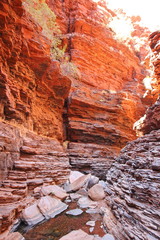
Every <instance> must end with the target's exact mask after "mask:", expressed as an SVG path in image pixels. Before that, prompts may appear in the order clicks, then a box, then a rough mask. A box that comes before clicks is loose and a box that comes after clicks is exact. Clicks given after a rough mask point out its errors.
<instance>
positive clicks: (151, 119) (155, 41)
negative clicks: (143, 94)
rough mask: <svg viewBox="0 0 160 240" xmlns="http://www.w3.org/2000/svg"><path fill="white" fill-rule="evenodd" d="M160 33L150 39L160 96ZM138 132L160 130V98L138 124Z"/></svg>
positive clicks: (152, 60)
mask: <svg viewBox="0 0 160 240" xmlns="http://www.w3.org/2000/svg"><path fill="white" fill-rule="evenodd" d="M159 41H160V32H159V31H157V32H154V33H152V34H151V35H150V37H149V43H150V48H151V50H152V57H151V62H152V64H153V66H154V77H155V78H156V80H157V81H156V86H155V87H156V92H157V93H156V95H157V96H159V94H160V60H159V54H160V43H159ZM137 123H138V124H137V127H136V131H137V133H138V134H146V133H150V132H151V131H152V130H158V129H159V128H160V98H159V97H158V99H157V101H156V102H155V104H153V105H152V106H151V107H149V108H148V109H147V112H146V114H145V116H144V117H143V118H142V119H141V120H140V121H138V122H137Z"/></svg>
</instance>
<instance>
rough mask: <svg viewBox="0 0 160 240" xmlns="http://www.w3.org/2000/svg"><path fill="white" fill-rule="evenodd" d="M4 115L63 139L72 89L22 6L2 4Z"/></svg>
mask: <svg viewBox="0 0 160 240" xmlns="http://www.w3.org/2000/svg"><path fill="white" fill-rule="evenodd" d="M0 9H1V13H0V19H1V20H0V21H1V25H0V27H1V28H0V33H1V39H0V43H1V49H0V58H1V68H0V74H1V83H0V92H1V104H0V116H1V118H3V119H4V120H7V121H12V122H16V123H18V124H21V125H23V126H25V127H27V128H28V129H30V130H33V131H35V132H37V133H38V134H41V135H45V136H48V137H55V138H57V139H59V140H62V138H63V137H62V135H63V128H62V111H63V103H64V99H65V98H66V97H67V94H68V92H69V89H70V83H71V82H70V79H68V78H67V77H66V76H63V75H62V73H61V70H60V64H59V62H57V61H53V60H51V58H50V41H49V40H47V38H46V37H44V36H43V35H42V34H41V28H40V27H38V25H36V24H35V23H34V22H33V21H32V19H31V18H30V16H29V15H27V14H26V12H25V11H24V9H23V7H22V1H21V0H18V1H8V0H2V1H1V3H0Z"/></svg>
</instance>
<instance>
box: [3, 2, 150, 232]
mask: <svg viewBox="0 0 160 240" xmlns="http://www.w3.org/2000/svg"><path fill="white" fill-rule="evenodd" d="M22 2H23V5H22ZM27 2H28V4H29V3H31V4H32V3H35V9H34V11H36V9H38V7H40V6H41V5H40V4H45V7H46V9H45V10H46V12H45V15H44V20H45V21H46V22H47V24H48V25H47V27H48V28H47V27H46V25H45V27H46V28H47V29H50V28H52V27H54V28H55V30H54V32H52V31H51V32H46V31H44V30H46V29H43V27H44V26H42V25H41V24H40V21H39V22H38V20H37V19H38V18H37V19H35V16H34V14H33V13H31V12H30V11H29V10H31V8H27V7H25V5H24V1H21V0H16V1H9V0H2V1H1V3H0V10H1V11H0V34H1V39H0V43H1V49H0V59H1V65H0V74H1V81H0V97H1V99H0V100H1V101H0V121H1V123H0V133H1V135H0V181H1V188H0V192H1V197H0V202H1V203H2V205H4V201H5V204H6V207H5V208H4V207H3V206H2V207H1V216H0V225H1V231H2V232H3V231H4V230H6V229H7V228H8V226H9V225H10V224H11V223H12V222H13V220H14V219H15V218H16V217H17V216H18V215H19V213H20V212H21V210H22V208H23V207H24V205H25V204H26V203H28V202H29V201H32V200H33V199H32V198H31V200H30V199H28V198H26V196H28V194H30V191H31V190H32V188H33V187H35V186H38V185H42V184H44V183H45V184H48V183H51V182H58V183H61V182H64V180H65V178H66V175H67V174H68V171H69V164H70V165H71V166H72V167H73V168H77V169H80V170H83V171H84V172H86V173H87V172H91V173H94V174H95V175H98V176H100V177H101V178H105V173H106V170H107V169H109V167H110V166H111V163H112V162H113V160H114V158H115V156H117V155H118V153H119V151H120V149H121V148H122V147H123V146H125V144H126V142H128V141H129V140H132V139H135V138H136V136H135V132H134V131H133V130H132V125H133V123H134V122H135V121H136V120H138V119H139V118H140V117H141V116H142V115H143V114H144V112H145V110H146V107H147V106H148V102H147V103H146V102H145V100H144V99H143V95H144V93H145V87H144V85H143V83H142V80H143V78H144V77H145V76H146V73H147V72H146V68H145V67H144V66H143V65H142V64H141V60H142V59H144V56H145V54H147V49H146V48H144V47H140V46H139V47H140V49H139V50H137V49H134V44H135V42H134V41H135V40H134V39H135V37H136V36H138V37H139V38H142V39H143V40H144V41H146V37H147V34H148V32H147V30H146V29H142V28H140V27H137V26H138V25H137V23H136V22H135V24H134V27H135V31H134V32H133V33H132V35H133V37H134V39H132V40H131V38H128V39H126V40H125V42H124V41H120V40H119V39H117V36H116V33H114V31H113V29H111V28H110V27H109V25H108V24H109V22H110V20H109V19H112V18H113V17H115V16H116V14H115V13H113V12H112V11H111V10H109V9H108V8H107V7H106V6H105V5H104V4H103V2H101V1H100V2H99V3H95V2H92V1H91V0H89V1H87V2H86V1H84V0H83V1H75V0H72V1H69V0H66V1H59V0H57V1H53V0H48V1H46V2H45V1H38V0H37V1H27ZM46 3H47V4H48V5H47V4H46ZM36 4H38V5H36ZM30 7H32V5H31V6H30ZM52 11H53V12H54V13H53V12H52ZM34 13H36V12H34ZM47 13H48V14H49V15H51V16H49V15H47ZM55 18H56V20H55ZM36 20H37V21H36ZM39 20H40V19H39ZM51 20H53V21H51ZM136 21H137V20H136ZM57 26H59V27H57ZM52 36H54V38H52ZM143 43H144V42H143ZM62 143H64V144H63V145H64V148H63V147H62ZM66 149H67V151H66ZM22 199H25V201H24V203H23V204H22V202H20V201H19V200H22ZM17 201H18V202H17ZM15 202H16V203H15ZM11 203H13V204H12V205H11V206H10V204H11ZM7 204H9V205H7Z"/></svg>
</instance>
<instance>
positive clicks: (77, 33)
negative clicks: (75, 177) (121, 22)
mask: <svg viewBox="0 0 160 240" xmlns="http://www.w3.org/2000/svg"><path fill="white" fill-rule="evenodd" d="M49 3H50V6H51V7H52V9H53V10H54V11H55V12H56V13H57V18H58V19H59V18H60V16H61V17H62V24H61V23H60V21H59V24H60V27H61V26H62V27H61V29H62V31H63V32H64V35H63V39H64V41H66V39H68V49H67V53H68V55H69V57H70V59H71V61H72V63H74V64H75V65H76V66H77V67H78V73H79V74H78V73H77V72H76V70H75V69H72V71H73V74H75V77H74V79H73V81H72V88H71V91H70V95H69V98H68V101H67V102H66V112H67V113H66V114H64V115H65V119H66V121H65V124H66V133H67V134H66V135H67V136H66V140H67V141H68V152H69V156H70V164H71V165H72V167H73V168H76V169H79V170H82V171H85V172H89V171H91V172H94V174H96V175H98V176H100V175H101V177H102V176H104V173H105V171H106V170H107V169H108V167H109V166H111V163H112V162H113V160H114V157H115V156H117V155H118V153H119V151H120V149H121V148H122V147H124V146H125V144H126V142H127V141H129V140H132V139H135V137H136V136H135V132H134V131H133V130H132V126H133V123H134V122H135V121H136V120H138V119H139V117H141V116H142V115H143V114H144V112H145V109H146V105H145V101H144V98H143V95H144V93H145V87H144V85H143V81H142V80H143V78H144V77H145V67H143V66H142V64H141V58H139V57H138V56H140V55H141V54H142V58H144V52H145V51H144V49H143V53H141V52H139V54H138V53H137V52H136V51H135V50H133V49H132V46H133V45H134V44H135V43H134V41H132V43H128V45H125V43H124V42H123V41H120V40H119V39H115V35H114V32H113V30H112V29H111V28H109V27H108V26H109V25H108V24H109V21H110V19H112V18H113V17H114V16H115V13H113V12H112V11H111V10H109V9H108V8H107V7H106V5H105V4H104V3H102V2H99V3H95V2H93V1H87V2H86V1H69V2H68V1H64V2H63V3H61V5H60V4H59V5H58V7H57V6H56V5H55V4H53V2H52V1H49ZM60 8H61V11H60ZM61 12H62V14H61V15H60V13H61ZM64 12H66V13H67V14H68V15H67V17H68V32H67V34H65V31H64V24H63V23H64V22H65V20H64V19H65V17H66V16H65V15H64ZM141 35H142V38H143V39H144V36H145V29H142V28H139V30H138V38H141ZM134 36H136V32H134ZM146 36H147V33H146ZM146 52H147V50H146ZM146 52H145V53H146ZM67 53H66V54H67ZM101 166H103V169H104V172H102V168H101Z"/></svg>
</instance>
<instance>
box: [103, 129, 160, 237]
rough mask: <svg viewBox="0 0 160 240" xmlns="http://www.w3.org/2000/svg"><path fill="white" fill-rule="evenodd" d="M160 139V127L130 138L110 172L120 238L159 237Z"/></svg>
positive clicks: (109, 200) (116, 232)
mask: <svg viewBox="0 0 160 240" xmlns="http://www.w3.org/2000/svg"><path fill="white" fill-rule="evenodd" d="M159 143H160V130H157V131H152V132H151V133H150V134H146V135H145V136H144V137H141V138H139V139H137V140H135V141H133V142H130V143H129V144H128V145H127V146H126V147H125V148H124V149H123V150H122V151H121V154H120V156H119V157H118V159H117V161H116V162H115V163H114V164H113V166H112V167H111V169H110V170H109V171H108V173H107V183H108V187H109V189H110V190H111V192H110V194H111V195H110V196H108V198H107V203H108V204H109V206H110V207H111V209H112V212H113V213H114V215H115V217H116V220H117V223H114V224H113V225H112V229H111V228H110V231H111V232H112V233H114V235H115V236H116V239H119V240H122V239H136V240H139V239H140V240H142V239H143V240H150V239H155V240H156V239H157V240H158V239H159V236H160V232H159V228H160V222H159V216H160V208H159V206H160V202H159V200H160V189H159V185H160V161H159V160H160V144H159ZM119 223H120V225H119Z"/></svg>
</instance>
